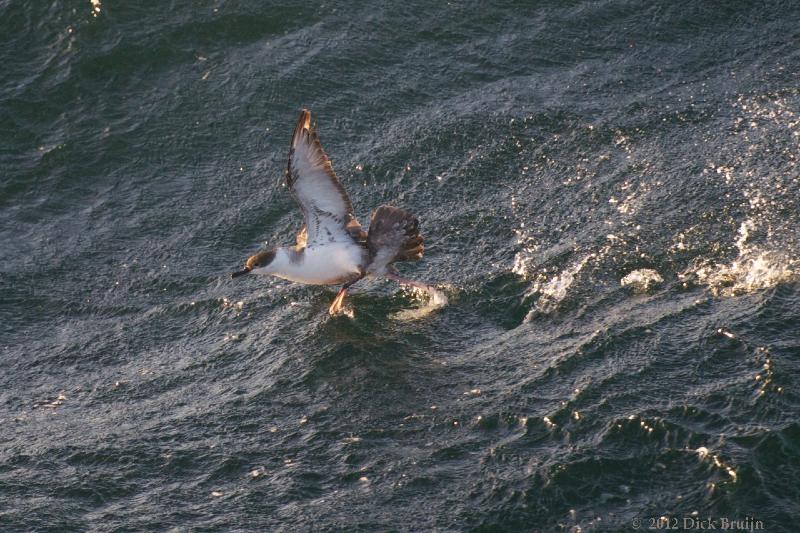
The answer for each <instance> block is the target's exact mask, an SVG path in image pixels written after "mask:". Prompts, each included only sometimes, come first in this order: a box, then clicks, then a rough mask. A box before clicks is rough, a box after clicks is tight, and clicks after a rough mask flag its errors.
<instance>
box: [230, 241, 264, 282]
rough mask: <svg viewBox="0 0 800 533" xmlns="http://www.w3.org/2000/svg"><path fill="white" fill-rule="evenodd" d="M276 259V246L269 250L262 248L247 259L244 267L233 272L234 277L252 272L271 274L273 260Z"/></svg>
mask: <svg viewBox="0 0 800 533" xmlns="http://www.w3.org/2000/svg"><path fill="white" fill-rule="evenodd" d="M274 259H275V248H270V249H269V250H262V251H260V252H258V253H257V254H255V255H252V256H250V257H249V258H248V259H247V263H245V265H244V269H242V270H239V271H237V272H233V273H231V277H232V278H238V277H239V276H244V275H245V274H249V273H250V272H252V273H254V274H270V273H271V269H270V267H271V265H272V261H273V260H274Z"/></svg>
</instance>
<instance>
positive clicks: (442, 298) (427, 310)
mask: <svg viewBox="0 0 800 533" xmlns="http://www.w3.org/2000/svg"><path fill="white" fill-rule="evenodd" d="M411 290H412V291H413V292H414V294H415V295H416V296H418V297H420V298H423V299H426V300H427V301H426V303H425V305H423V306H422V307H418V308H416V309H404V310H403V311H399V312H397V313H395V314H394V315H393V317H392V318H394V319H395V320H419V319H421V318H425V317H426V316H428V315H429V314H431V313H433V312H434V311H436V310H437V309H441V308H442V307H444V306H445V305H447V303H448V300H447V296H446V295H445V294H444V293H443V292H442V291H440V290H439V289H437V288H435V287H431V286H428V288H427V290H423V289H418V288H416V287H414V288H412V289H411Z"/></svg>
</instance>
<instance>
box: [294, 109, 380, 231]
mask: <svg viewBox="0 0 800 533" xmlns="http://www.w3.org/2000/svg"><path fill="white" fill-rule="evenodd" d="M286 183H287V184H288V185H289V190H291V192H292V195H293V196H294V197H295V199H297V202H298V203H299V204H300V209H302V211H303V217H304V219H305V230H306V235H307V237H306V241H307V245H308V246H314V245H315V244H324V243H328V242H343V241H344V242H353V241H355V242H357V243H359V244H364V243H365V242H366V232H365V231H364V230H363V229H362V228H361V224H359V223H358V220H356V217H355V216H354V215H353V204H352V203H351V202H350V198H349V197H348V196H347V192H346V191H345V190H344V187H342V184H341V183H340V182H339V179H338V178H337V177H336V173H335V172H334V171H333V167H332V166H331V162H330V161H329V160H328V156H326V155H325V152H324V151H323V150H322V145H321V144H320V142H319V136H318V135H317V132H316V131H315V130H314V129H313V128H312V127H311V113H310V112H309V111H308V110H307V109H303V111H302V112H301V113H300V118H299V120H298V121H297V126H296V127H295V129H294V134H293V135H292V146H291V149H290V150H289V166H288V168H287V171H286ZM300 241H301V240H300V239H299V238H298V246H299V245H300V244H301V242H300Z"/></svg>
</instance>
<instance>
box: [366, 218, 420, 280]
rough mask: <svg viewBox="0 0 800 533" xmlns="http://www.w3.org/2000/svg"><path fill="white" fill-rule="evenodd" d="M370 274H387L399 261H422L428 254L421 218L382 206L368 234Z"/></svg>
mask: <svg viewBox="0 0 800 533" xmlns="http://www.w3.org/2000/svg"><path fill="white" fill-rule="evenodd" d="M367 248H368V249H369V255H370V263H371V265H370V268H369V270H370V271H373V272H374V271H383V270H384V269H385V268H386V267H387V266H388V265H389V264H391V263H394V262H396V261H419V260H420V259H422V253H423V251H424V250H425V246H424V245H423V239H422V235H420V234H419V220H417V217H415V216H414V215H412V214H411V213H409V212H408V211H406V210H405V209H400V208H398V207H392V206H389V205H382V206H380V207H378V208H377V209H376V210H375V212H374V213H372V221H371V222H370V225H369V233H368V234H367Z"/></svg>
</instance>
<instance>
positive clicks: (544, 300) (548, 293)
mask: <svg viewBox="0 0 800 533" xmlns="http://www.w3.org/2000/svg"><path fill="white" fill-rule="evenodd" d="M594 257H595V254H589V255H587V256H586V257H584V258H583V259H581V260H580V261H578V262H577V263H574V264H573V265H571V266H570V267H568V268H567V269H565V270H563V271H562V272H560V273H559V274H557V275H556V276H554V277H553V278H550V279H547V278H540V279H537V280H536V281H534V282H533V285H531V288H530V289H529V290H528V292H527V293H526V294H525V298H527V297H529V296H531V295H534V294H537V293H538V294H539V299H538V300H537V301H536V305H535V306H534V308H533V309H531V310H530V311H529V312H528V315H527V316H526V317H525V322H530V320H531V319H532V318H533V317H534V316H536V315H537V314H548V313H551V312H553V311H554V310H555V309H556V308H557V307H558V304H559V303H560V302H561V301H562V300H563V299H564V298H566V296H567V291H568V290H569V288H570V287H571V286H572V284H573V283H574V282H575V276H576V275H577V274H578V272H580V271H581V270H582V269H583V267H584V266H586V263H587V262H588V261H589V260H590V259H592V258H594Z"/></svg>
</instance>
